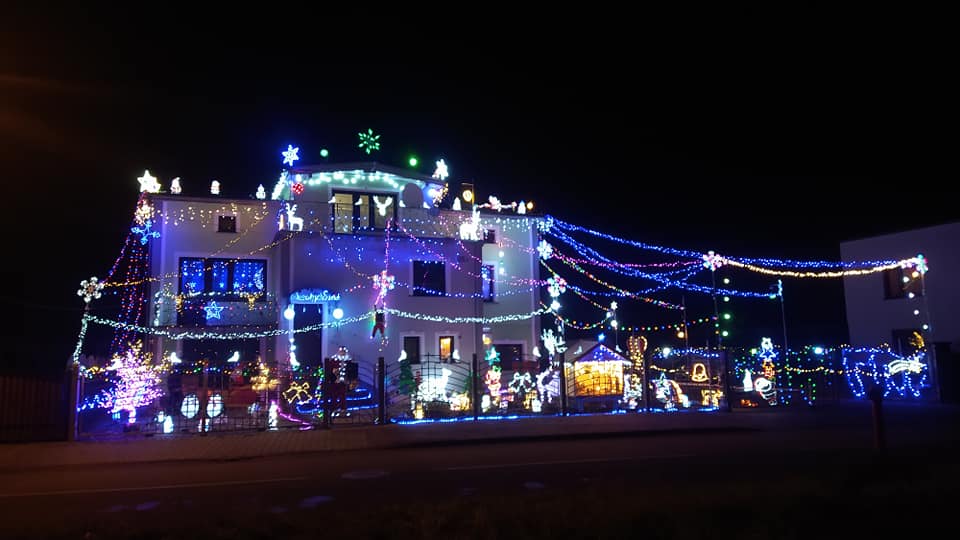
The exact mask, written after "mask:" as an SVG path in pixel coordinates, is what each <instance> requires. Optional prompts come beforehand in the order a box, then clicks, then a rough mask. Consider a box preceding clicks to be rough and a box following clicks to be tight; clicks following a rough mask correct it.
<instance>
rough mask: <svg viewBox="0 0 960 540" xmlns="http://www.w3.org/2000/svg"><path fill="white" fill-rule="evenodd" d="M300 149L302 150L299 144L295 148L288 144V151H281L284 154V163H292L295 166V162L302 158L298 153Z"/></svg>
mask: <svg viewBox="0 0 960 540" xmlns="http://www.w3.org/2000/svg"><path fill="white" fill-rule="evenodd" d="M299 151H300V147H299V146H298V147H296V148H294V147H293V145H292V144H288V145H287V151H286V152H280V154H281V155H283V164H284V165H290V166H291V167H293V162H294V161H297V160H298V159H300V156H298V155H297V152H299Z"/></svg>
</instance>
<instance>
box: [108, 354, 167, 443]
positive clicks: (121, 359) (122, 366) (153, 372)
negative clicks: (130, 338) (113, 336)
mask: <svg viewBox="0 0 960 540" xmlns="http://www.w3.org/2000/svg"><path fill="white" fill-rule="evenodd" d="M142 348H143V343H142V342H140V341H137V342H135V343H130V344H128V348H127V350H126V351H123V352H118V353H115V354H114V356H113V364H111V365H110V367H108V368H107V371H109V372H112V373H113V377H114V378H115V379H116V383H115V385H114V387H113V388H112V389H110V390H106V391H104V394H105V395H104V398H105V399H104V401H103V403H104V407H107V408H109V409H110V412H111V413H117V412H120V411H129V413H130V415H129V417H128V419H127V423H129V424H133V423H134V422H136V421H137V407H143V406H145V405H149V404H151V403H153V402H154V401H156V400H157V398H159V397H160V396H162V395H163V389H162V387H161V384H162V379H161V376H160V374H161V372H162V371H163V366H162V365H154V364H153V355H152V354H151V353H149V352H143V351H142Z"/></svg>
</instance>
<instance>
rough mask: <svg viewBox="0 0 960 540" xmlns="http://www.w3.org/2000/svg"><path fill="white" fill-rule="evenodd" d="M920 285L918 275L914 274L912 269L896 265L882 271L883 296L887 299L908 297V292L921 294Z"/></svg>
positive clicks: (916, 294) (921, 288)
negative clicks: (896, 266)
mask: <svg viewBox="0 0 960 540" xmlns="http://www.w3.org/2000/svg"><path fill="white" fill-rule="evenodd" d="M921 285H922V284H921V282H920V276H919V275H917V276H914V271H913V269H910V268H899V267H898V268H891V269H890V270H886V271H884V272H883V297H884V298H885V299H887V300H893V299H895V298H908V297H909V296H910V293H913V295H914V296H921V295H922V294H923V287H921Z"/></svg>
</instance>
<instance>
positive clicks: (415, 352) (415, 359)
mask: <svg viewBox="0 0 960 540" xmlns="http://www.w3.org/2000/svg"><path fill="white" fill-rule="evenodd" d="M403 352H405V353H407V360H409V361H410V363H411V364H419V363H420V336H403Z"/></svg>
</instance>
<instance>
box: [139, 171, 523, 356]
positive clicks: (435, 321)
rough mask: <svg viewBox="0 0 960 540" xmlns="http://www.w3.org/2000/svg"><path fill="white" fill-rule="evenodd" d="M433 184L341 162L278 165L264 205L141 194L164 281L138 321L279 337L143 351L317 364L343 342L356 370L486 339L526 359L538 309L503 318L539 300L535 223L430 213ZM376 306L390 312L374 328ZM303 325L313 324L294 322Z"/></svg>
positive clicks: (509, 216) (446, 352)
mask: <svg viewBox="0 0 960 540" xmlns="http://www.w3.org/2000/svg"><path fill="white" fill-rule="evenodd" d="M443 189H444V186H443V184H440V183H437V182H436V181H435V180H432V179H430V178H429V177H425V176H420V175H415V174H412V173H409V172H406V171H400V170H396V169H391V168H389V167H383V166H379V165H377V164H359V165H356V164H348V165H344V166H340V167H315V168H295V169H291V170H290V171H289V172H286V173H284V175H283V176H281V178H280V180H279V181H278V182H277V183H276V185H275V186H274V188H273V191H272V196H273V199H271V200H229V199H221V198H219V197H217V196H210V197H203V198H195V197H191V198H187V197H179V196H176V195H156V196H154V197H153V199H154V203H153V204H154V205H155V206H156V207H157V211H158V215H162V216H163V218H162V222H161V223H158V228H159V230H160V232H161V236H160V238H159V239H158V240H157V241H155V242H153V243H152V245H151V275H154V276H165V277H164V279H163V280H161V281H158V282H156V283H154V284H153V285H152V290H151V305H150V312H149V313H150V317H151V324H152V325H154V326H161V327H173V328H182V329H190V330H196V329H198V328H200V329H203V330H206V331H211V330H213V331H223V332H234V333H235V332H242V331H250V332H259V331H263V330H274V329H276V330H278V331H279V332H281V334H280V335H278V336H276V337H270V338H263V339H258V340H255V341H256V343H254V344H252V345H251V344H250V343H246V344H240V343H233V341H237V342H239V341H244V340H228V342H227V343H222V342H220V340H193V341H194V342H196V343H198V345H192V344H191V340H183V341H179V342H178V341H173V340H169V341H168V340H164V339H160V338H158V339H156V340H155V342H154V344H153V348H154V351H155V353H156V354H158V355H160V354H168V353H169V352H171V351H174V352H177V354H178V356H179V357H180V358H181V359H183V360H187V361H195V360H198V359H199V358H193V357H191V354H192V355H194V356H196V355H202V354H207V353H206V352H205V351H198V350H197V351H193V350H192V349H190V347H195V346H201V344H211V343H212V344H213V345H215V346H216V347H217V348H218V349H217V350H216V351H210V352H209V357H210V359H211V360H221V361H222V360H224V359H225V358H221V357H227V356H230V355H232V351H234V349H239V348H242V347H241V345H243V346H244V347H245V348H243V351H244V352H243V354H250V351H254V353H255V354H259V355H260V356H261V357H262V358H263V360H265V361H267V362H273V363H276V364H278V365H281V366H284V367H287V366H291V365H299V364H307V365H318V364H319V362H320V360H321V359H322V358H326V357H330V356H332V355H334V354H335V353H337V351H338V350H339V348H340V347H346V348H347V349H348V350H349V352H350V355H351V357H352V358H353V359H354V360H355V361H357V362H359V363H360V364H362V365H364V366H366V368H365V369H363V368H362V371H365V372H367V373H370V372H371V369H372V366H373V365H375V362H376V359H377V357H379V356H383V357H384V358H385V359H387V360H388V361H396V359H397V358H399V357H400V355H401V354H402V353H403V352H406V351H409V353H410V354H409V355H410V356H412V355H413V353H414V352H416V353H417V354H418V355H419V356H421V357H422V360H423V361H424V362H428V361H437V357H440V356H443V357H446V358H448V359H453V357H454V356H457V357H459V358H460V361H463V362H469V361H470V356H471V355H472V354H473V353H475V352H476V353H478V355H479V356H480V358H481V359H482V358H483V354H484V348H485V347H484V346H485V344H493V345H501V346H503V347H506V348H508V349H509V350H510V351H512V352H513V353H514V354H517V355H522V356H528V357H529V356H530V355H531V353H532V351H533V348H534V346H535V345H536V340H537V336H538V335H539V325H540V317H539V316H538V315H533V316H527V317H521V318H513V317H514V316H515V315H516V314H533V313H534V312H536V311H537V310H538V309H539V307H540V301H539V298H540V292H539V291H540V288H539V286H538V284H537V283H536V280H538V278H539V264H538V256H537V252H536V249H535V248H536V238H537V235H536V226H537V222H538V220H539V219H540V218H539V217H536V216H530V215H517V214H516V213H515V211H512V210H505V211H502V212H496V211H492V210H490V209H485V210H484V211H483V212H479V211H477V212H474V211H473V209H472V205H467V204H464V205H463V208H464V209H463V210H459V211H458V210H451V209H440V208H437V207H436V206H435V204H434V199H435V198H438V197H439V196H440V195H441V193H442V190H443ZM269 196H271V195H270V192H269V191H268V197H269ZM388 223H389V224H391V225H393V226H392V227H391V228H390V229H389V230H387V225H388ZM387 253H389V258H387V257H386V254H387ZM384 271H385V272H386V275H389V276H392V278H393V288H392V289H389V290H386V291H385V292H384V294H383V295H382V297H381V290H380V289H377V288H375V287H373V286H372V284H373V282H374V281H373V276H375V275H379V274H381V273H382V272H384ZM375 306H380V307H385V308H387V309H388V310H389V311H387V312H385V316H384V319H385V322H386V327H385V332H379V331H378V332H376V333H375V335H374V334H373V330H374V326H375V325H374V323H375V320H376V319H375V317H374V315H373V312H375V311H376V310H375ZM498 317H499V319H497V318H498ZM465 318H466V319H467V320H464V319H465ZM478 319H483V320H484V321H485V322H482V323H481V322H480V321H478ZM341 322H342V324H338V323H341ZM331 325H332V326H331ZM310 327H317V328H318V329H317V330H310V331H304V332H299V331H298V330H301V329H304V328H310ZM320 327H322V328H320ZM246 341H249V340H246ZM202 346H211V345H202ZM191 351H192V352H191ZM291 353H292V354H291ZM429 357H432V359H431V358H429Z"/></svg>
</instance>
